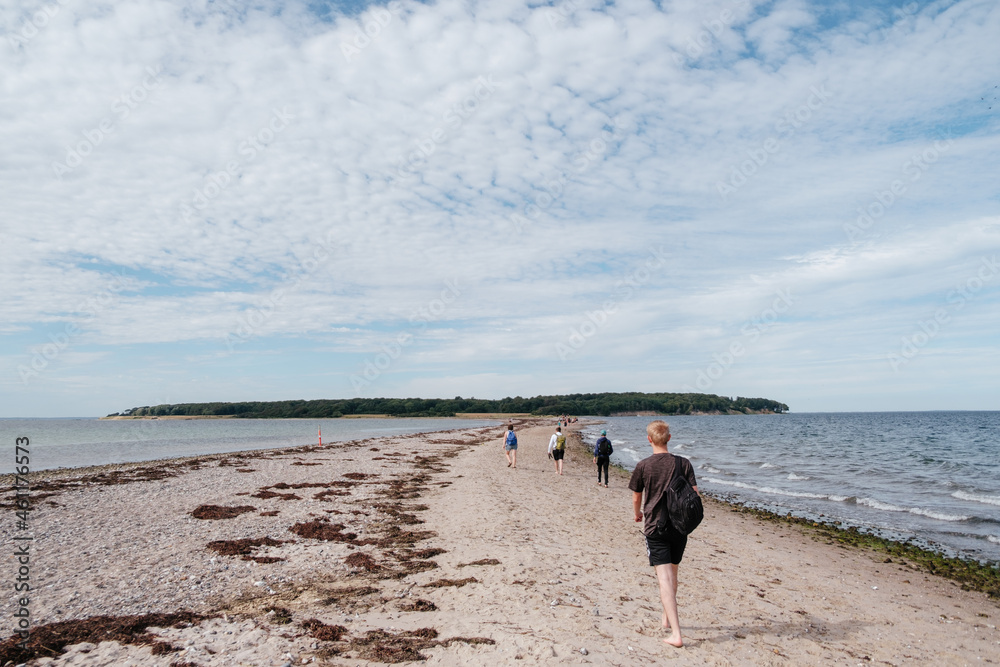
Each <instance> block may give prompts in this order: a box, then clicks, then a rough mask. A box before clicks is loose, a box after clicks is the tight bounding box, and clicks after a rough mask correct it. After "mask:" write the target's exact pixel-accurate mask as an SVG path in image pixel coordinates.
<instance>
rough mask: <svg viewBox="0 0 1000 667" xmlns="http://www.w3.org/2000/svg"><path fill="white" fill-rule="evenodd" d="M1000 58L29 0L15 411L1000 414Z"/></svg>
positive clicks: (913, 10) (12, 230)
mask: <svg viewBox="0 0 1000 667" xmlns="http://www.w3.org/2000/svg"><path fill="white" fill-rule="evenodd" d="M998 35H1000V4H998V3H996V2H994V0H956V1H942V2H888V1H883V2H844V1H833V2H822V1H809V0H773V1H766V2H760V1H757V0H683V1H677V2H667V1H663V2H659V3H656V2H649V1H646V0H623V1H620V2H605V1H603V0H600V1H598V0H594V1H591V0H565V1H563V2H556V3H554V4H546V3H540V2H524V1H520V0H490V1H488V2H459V1H455V0H440V1H437V2H426V3H420V2H413V1H410V0H403V1H398V2H397V1H394V2H390V3H388V4H385V3H375V4H369V3H364V2H344V3H337V2H322V1H313V2H297V1H294V0H290V1H285V2H277V1H272V0H256V1H251V2H248V3H245V2H242V1H240V2H236V0H218V1H212V2H205V1H203V0H190V1H188V0H121V1H118V2H110V3H109V2H102V1H90V0H88V1H87V2H83V1H82V0H10V1H8V2H5V3H4V4H3V6H2V7H0V145H2V146H3V150H2V151H0V239H2V246H0V276H2V278H0V279H2V284H3V290H2V291H3V298H2V299H0V313H2V314H0V417H70V416H74V417H82V416H103V415H106V414H108V413H112V412H118V411H121V410H125V409H127V408H130V407H133V406H143V405H157V404H162V403H188V402H202V401H247V400H286V399H318V398H350V397H355V396H365V397H380V396H387V397H411V396H413V397H427V398H429V397H444V398H451V397H454V396H464V397H477V398H502V397H505V396H535V395H539V394H566V393H577V392H604V391H645V392H682V391H696V392H704V393H711V394H719V395H723V396H731V397H736V396H746V397H766V398H771V399H775V400H778V401H781V402H784V403H786V404H788V406H789V407H790V408H791V410H792V411H793V412H833V411H877V410H935V409H943V410H962V409H982V410H990V409H998V408H1000V383H998V382H997V380H996V378H997V377H998V372H1000V351H998V346H997V342H998V341H997V338H998V336H997V332H998V330H1000V309H998V301H1000V299H998V295H1000V291H998V286H1000V265H998V263H997V262H998V255H1000V206H998V204H1000V201H998V194H1000V193H998V182H997V174H998V173H1000V115H998V114H1000V88H998V85H1000V47H998V41H997V36H998Z"/></svg>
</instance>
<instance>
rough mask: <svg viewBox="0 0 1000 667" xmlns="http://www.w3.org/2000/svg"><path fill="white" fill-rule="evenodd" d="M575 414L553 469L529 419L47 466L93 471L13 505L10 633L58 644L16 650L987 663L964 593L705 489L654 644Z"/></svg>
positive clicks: (185, 658)
mask: <svg viewBox="0 0 1000 667" xmlns="http://www.w3.org/2000/svg"><path fill="white" fill-rule="evenodd" d="M581 425H582V424H574V425H572V426H571V427H570V429H569V432H570V434H571V435H572V436H573V437H572V440H571V448H570V451H569V452H568V453H567V462H566V474H565V475H564V476H563V477H559V476H556V475H554V474H553V468H552V463H551V461H548V460H547V457H546V455H545V448H546V446H547V443H548V437H549V435H550V434H551V426H552V425H551V424H550V420H548V419H539V420H532V421H531V422H525V423H521V424H520V425H519V426H518V433H519V441H520V446H519V458H518V467H517V469H510V468H507V467H506V466H505V464H504V457H503V454H502V451H501V446H500V443H501V437H502V436H501V432H500V431H501V428H502V427H495V426H491V427H475V428H473V427H468V428H460V429H454V430H452V431H447V432H432V433H428V434H423V435H407V436H391V437H382V438H368V439H365V440H359V441H353V442H350V443H336V444H335V445H333V446H326V445H325V446H323V447H320V446H318V445H306V446H302V447H297V448H289V449H278V450H251V451H249V452H246V453H242V454H236V453H229V454H219V455H207V456H205V457H189V458H187V459H185V460H178V459H166V460H165V461H161V462H157V463H156V464H155V465H153V464H151V463H149V462H146V463H138V464H126V465H128V466H129V467H130V470H128V471H120V472H121V474H120V475H119V478H118V479H115V476H114V473H115V472H116V471H114V470H104V471H102V470H99V469H95V468H90V469H66V470H65V471H63V472H69V471H70V470H72V472H73V473H74V474H75V475H76V477H86V476H89V477H92V478H94V479H91V480H90V481H88V482H85V483H81V484H76V483H74V484H67V485H64V486H63V487H62V488H60V489H55V490H53V491H54V494H53V495H52V496H50V497H47V498H45V499H43V500H44V501H43V502H39V503H37V506H36V507H35V508H34V509H33V511H32V524H33V526H34V527H35V530H36V532H35V542H34V543H33V546H32V548H33V551H32V554H33V558H37V560H33V561H32V567H33V568H34V569H33V575H32V576H33V577H35V579H34V581H35V582H36V584H37V587H36V590H35V593H34V595H33V597H32V601H31V604H32V618H33V619H34V620H35V621H36V625H35V626H34V627H33V630H34V633H35V634H33V637H35V638H36V639H38V640H39V641H42V640H44V639H45V638H46V634H45V633H46V626H48V628H49V629H50V630H51V632H50V634H49V635H48V641H49V642H50V645H48V648H47V649H43V647H42V646H38V647H37V648H38V651H39V653H38V655H40V656H52V655H58V656H59V657H58V658H56V659H51V658H49V657H41V658H38V659H36V660H35V661H33V662H31V663H30V664H31V665H43V664H44V665H53V666H59V665H63V664H70V663H72V664H86V665H105V664H106V665H128V664H134V665H155V666H157V667H159V666H161V665H162V667H168V666H169V665H170V664H174V663H177V664H180V663H183V662H187V663H190V664H197V665H201V666H202V667H223V666H229V665H232V666H233V667H236V665H240V664H275V665H278V664H284V663H285V662H288V661H289V660H293V661H294V663H295V664H302V663H303V661H305V663H307V664H316V665H335V666H338V667H340V666H343V667H346V666H347V665H352V666H353V665H357V664H359V663H373V664H386V663H394V662H398V661H399V660H415V659H419V658H420V657H421V656H423V657H426V658H427V661H428V663H429V664H437V665H453V664H469V665H473V666H480V665H481V666H483V667H486V666H490V667H492V666H493V665H497V664H512V665H520V664H524V663H525V662H535V663H538V664H549V663H566V664H581V663H586V664H607V665H612V664H614V665H618V664H637V663H643V664H649V663H650V662H657V661H659V660H662V659H664V658H674V657H678V658H683V660H684V662H685V664H725V663H733V662H737V663H746V662H748V661H749V662H750V663H753V664H769V663H774V664H777V663H776V662H775V661H779V659H780V658H784V660H783V661H791V662H793V663H816V662H827V663H829V662H845V661H847V660H850V661H851V662H852V663H855V662H859V661H864V660H863V659H864V658H865V657H867V658H869V659H870V660H872V661H873V662H886V663H891V664H900V663H901V662H914V661H916V662H921V661H925V662H927V664H940V663H942V662H947V663H949V664H960V663H971V662H976V661H977V660H979V659H982V660H983V661H985V660H990V659H993V656H994V655H995V653H996V646H997V643H998V642H1000V634H998V633H997V628H996V625H997V621H996V619H997V617H998V616H1000V609H998V605H997V603H996V602H995V601H994V600H991V599H989V598H987V597H986V596H985V595H984V594H982V593H977V592H975V591H971V590H969V591H965V590H962V589H961V588H960V587H959V586H958V585H957V584H955V583H952V582H950V581H948V580H946V579H943V578H940V577H931V576H930V575H929V574H924V573H923V572H922V571H918V570H916V569H914V568H913V567H911V566H910V565H909V564H908V563H905V562H902V561H897V560H896V558H895V557H893V558H892V562H891V563H889V562H887V561H885V560H884V559H883V558H881V557H880V556H879V555H878V554H877V553H876V552H870V551H863V550H859V549H854V548H848V547H846V546H838V545H830V544H825V543H823V542H822V541H817V540H816V539H815V538H814V536H812V535H809V534H808V532H807V531H806V530H803V528H802V527H800V526H796V525H791V524H787V523H783V522H779V521H765V520H762V519H760V518H758V517H756V516H752V515H750V514H747V513H744V512H740V511H737V510H736V509H733V508H731V507H729V506H728V505H723V504H721V503H719V502H717V501H715V500H712V499H708V500H707V501H706V521H705V523H703V525H702V526H701V527H699V529H698V530H697V531H695V533H694V534H693V535H692V537H691V539H690V540H689V545H688V552H687V553H686V555H685V558H684V562H683V564H682V566H681V590H680V592H679V601H680V605H681V623H682V626H683V627H684V629H685V633H686V634H685V638H686V642H687V644H686V646H685V648H683V649H679V650H677V649H669V650H668V649H666V648H664V646H663V644H662V642H661V641H660V640H661V638H662V632H661V630H660V629H659V627H658V625H659V610H658V601H657V595H656V584H655V581H654V580H653V579H652V575H651V569H650V568H649V566H648V564H647V563H646V562H645V555H644V548H643V546H642V541H641V537H640V536H639V534H638V528H637V526H636V524H634V523H632V522H631V520H630V515H631V511H630V510H631V507H630V496H631V493H630V492H629V491H628V490H627V488H625V485H626V483H627V479H628V472H627V471H625V470H624V469H622V468H617V467H616V468H613V469H612V470H613V471H614V472H613V473H612V478H611V488H610V489H604V488H602V487H598V486H596V485H595V484H593V479H592V477H593V475H594V474H595V468H594V466H593V465H592V463H591V455H590V449H589V447H588V446H587V445H586V444H585V443H583V442H582V439H581V438H580V437H579V432H578V427H579V426H581ZM574 441H575V443H576V444H573V442H574ZM484 445H485V446H484ZM98 468H104V467H103V466H102V467H98ZM85 470H86V471H87V472H86V473H85V472H84V471H85ZM51 472H52V471H39V473H38V474H46V473H51ZM102 473H103V475H104V476H103V477H99V476H100V475H101V474H102ZM125 473H128V474H125ZM160 473H164V476H162V477H160V476H158V475H159V474H160ZM126 478H127V479H126ZM37 481H38V482H44V481H46V480H43V479H41V478H39V479H38V480H37ZM48 481H50V482H58V481H60V480H55V479H49V480H48ZM62 481H71V480H66V479H63V480H62ZM7 496H9V493H8V494H5V498H6V497H7ZM133 517H135V518H137V519H141V521H139V522H135V521H133V520H132V518H133ZM8 523H9V522H8ZM0 530H3V532H4V533H5V535H6V536H7V537H8V538H9V537H10V533H11V532H12V530H13V526H12V525H3V526H0ZM39 531H40V532H39ZM212 545H215V546H212ZM214 549H218V551H215V550H214ZM230 554H231V555H230ZM921 574H924V576H923V579H922V580H921V578H920V575H921ZM3 602H4V604H5V608H4V610H3V611H4V613H6V614H8V615H9V614H10V613H11V607H10V605H11V603H12V601H11V600H10V599H7V600H4V601H3ZM111 614H117V615H115V616H112V615H111ZM98 619H104V620H98ZM123 619H130V620H128V621H127V622H126V620H123ZM146 624H148V626H147V625H146ZM112 626H113V627H114V628H116V630H115V633H117V634H114V636H115V637H116V639H117V641H113V642H112V641H102V640H101V637H107V636H108V634H107V632H108V628H110V627H112ZM146 627H149V628H150V629H149V631H148V632H147V631H146ZM101 628H104V629H103V630H102V629H101ZM129 628H132V629H131V630H130V629H129ZM136 628H138V629H136ZM56 630H58V637H57V636H56V635H54V634H52V633H54V632H55V631H56ZM88 633H89V634H88ZM101 633H104V634H101ZM59 637H61V638H62V639H59ZM67 637H69V638H73V640H74V641H73V642H70V643H65V641H64V640H66V638H67ZM60 641H63V642H64V643H63V644H59V642H60ZM8 644H9V641H8V642H6V643H5V644H4V646H5V648H4V651H8V650H10V648H11V647H10V646H8ZM64 649H65V653H60V651H63V650H64ZM583 649H585V650H586V653H584V652H583ZM678 651H679V652H678ZM287 655H290V656H291V658H287V657H285V656H287ZM14 657H15V656H13V655H12V654H11V653H9V652H4V653H2V654H0V664H2V663H3V662H4V661H5V660H7V659H8V658H10V659H14ZM16 657H17V658H21V657H25V656H20V655H19V656H16ZM23 661H24V660H20V659H17V660H16V662H23ZM15 664H16V663H15Z"/></svg>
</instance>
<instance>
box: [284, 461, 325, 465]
mask: <svg viewBox="0 0 1000 667" xmlns="http://www.w3.org/2000/svg"><path fill="white" fill-rule="evenodd" d="M291 465H293V466H321V465H323V464H322V463H309V462H306V461H296V462H295V463H292V464H291Z"/></svg>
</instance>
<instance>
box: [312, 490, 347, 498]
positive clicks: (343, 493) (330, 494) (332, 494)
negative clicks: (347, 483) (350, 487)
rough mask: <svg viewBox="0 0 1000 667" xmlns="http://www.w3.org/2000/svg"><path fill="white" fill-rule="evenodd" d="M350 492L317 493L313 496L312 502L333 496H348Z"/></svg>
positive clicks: (331, 491)
mask: <svg viewBox="0 0 1000 667" xmlns="http://www.w3.org/2000/svg"><path fill="white" fill-rule="evenodd" d="M349 495H351V492H350V491H337V490H336V489H327V490H326V491H320V492H319V493H317V494H315V495H313V499H314V500H326V499H327V498H330V497H333V496H349Z"/></svg>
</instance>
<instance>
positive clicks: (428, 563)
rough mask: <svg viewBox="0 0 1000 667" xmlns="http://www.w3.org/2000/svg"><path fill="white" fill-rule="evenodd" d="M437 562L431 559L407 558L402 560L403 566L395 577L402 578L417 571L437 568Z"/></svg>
mask: <svg viewBox="0 0 1000 667" xmlns="http://www.w3.org/2000/svg"><path fill="white" fill-rule="evenodd" d="M437 567H438V564H437V563H435V562H434V561H432V560H408V561H404V562H403V568H402V570H401V571H400V572H399V574H398V577H397V578H402V577H405V576H408V575H411V574H416V573H417V572H426V571H427V570H434V569H437Z"/></svg>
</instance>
